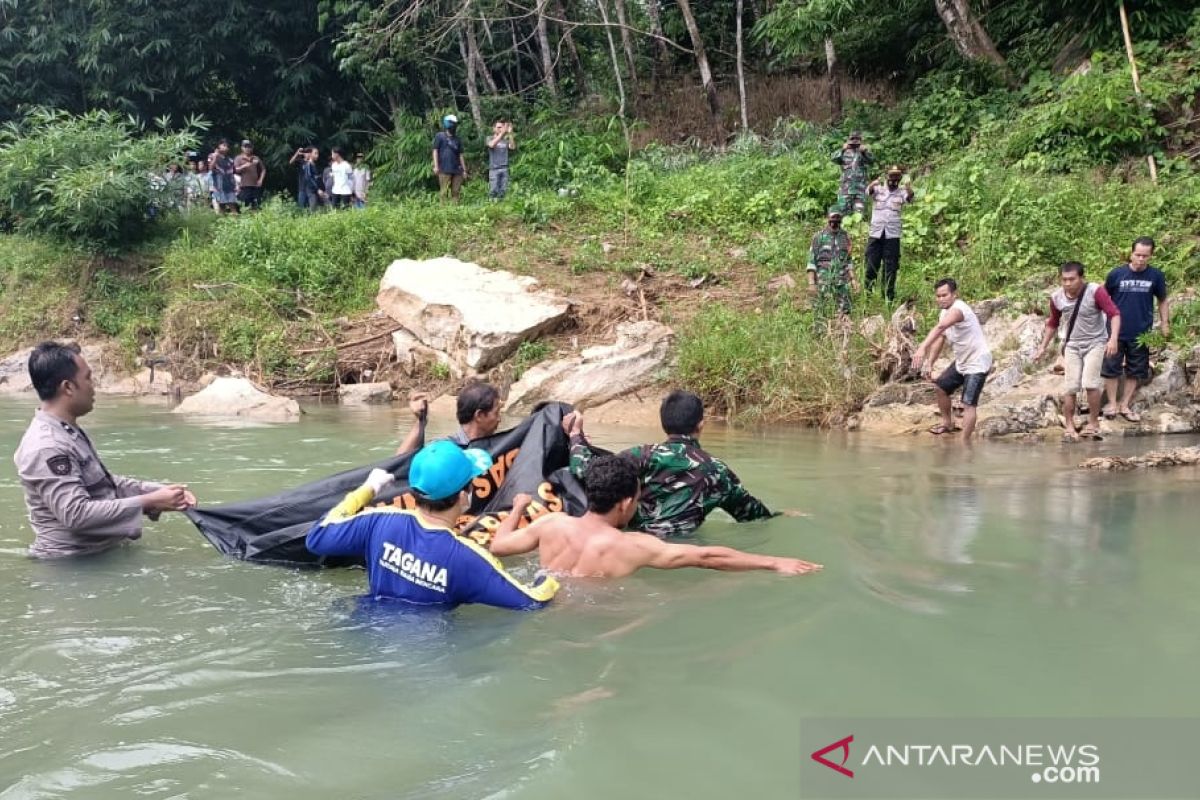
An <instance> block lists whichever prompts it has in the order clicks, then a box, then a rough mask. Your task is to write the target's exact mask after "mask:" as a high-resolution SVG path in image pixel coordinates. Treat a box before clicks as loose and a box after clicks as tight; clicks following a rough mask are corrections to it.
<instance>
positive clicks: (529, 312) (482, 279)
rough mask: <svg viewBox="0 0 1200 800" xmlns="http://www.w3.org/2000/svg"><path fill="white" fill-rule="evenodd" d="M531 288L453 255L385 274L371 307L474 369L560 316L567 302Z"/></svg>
mask: <svg viewBox="0 0 1200 800" xmlns="http://www.w3.org/2000/svg"><path fill="white" fill-rule="evenodd" d="M537 285H538V284H537V281H535V280H534V279H533V278H528V277H523V276H518V275H514V274H512V273H511V272H505V271H503V270H489V269H484V268H483V267H481V266H479V265H478V264H470V263H467V262H465V261H459V260H458V259H456V258H449V257H444V258H432V259H428V260H425V261H414V260H411V259H400V260H398V261H393V262H392V264H391V266H389V267H388V268H387V272H386V273H384V276H383V279H382V280H381V281H380V284H379V295H378V296H377V298H376V303H377V304H378V305H379V308H380V309H382V310H383V311H384V312H385V313H386V314H387V315H388V316H390V317H391V318H392V319H394V320H396V321H397V322H398V323H400V324H401V325H403V326H404V327H405V328H407V329H408V331H409V332H410V333H412V334H413V336H414V337H415V338H416V340H417V341H418V342H420V343H421V344H423V345H425V346H427V347H430V348H432V349H433V350H436V351H440V352H443V353H448V354H449V355H450V356H451V357H452V358H453V359H454V360H456V361H458V362H459V363H461V364H463V365H464V366H465V367H467V368H469V369H471V370H475V371H477V372H480V371H484V370H487V369H491V368H492V367H494V366H496V365H497V364H499V363H500V362H502V361H504V359H506V358H508V357H509V356H510V355H512V354H513V353H514V352H515V351H516V349H517V347H519V346H520V344H521V342H523V341H525V340H527V339H533V338H536V337H537V336H539V335H541V334H543V333H546V332H547V331H550V330H552V329H554V328H555V327H556V326H558V325H559V324H560V323H561V322H562V321H563V320H564V319H565V318H566V316H567V313H568V312H569V310H570V303H568V302H567V301H566V300H563V299H562V298H559V297H556V296H554V295H552V294H549V293H547V292H540V291H537Z"/></svg>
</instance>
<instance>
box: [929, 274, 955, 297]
mask: <svg viewBox="0 0 1200 800" xmlns="http://www.w3.org/2000/svg"><path fill="white" fill-rule="evenodd" d="M943 286H946V287H948V288H949V289H950V291H951V292H953V293H955V294H957V293H958V281H956V280H954V278H942V279H941V280H940V281H938V282H937V283H935V284H934V285H933V290H934V291H935V292H936V291H937V290H938V289H940V288H942V287H943Z"/></svg>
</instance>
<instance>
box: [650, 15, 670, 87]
mask: <svg viewBox="0 0 1200 800" xmlns="http://www.w3.org/2000/svg"><path fill="white" fill-rule="evenodd" d="M646 14H647V16H649V17H650V32H651V33H652V34H654V76H655V79H656V80H657V78H658V70H659V68H666V66H667V65H668V64H670V63H671V51H670V50H669V49H667V37H666V36H664V35H663V27H662V0H646Z"/></svg>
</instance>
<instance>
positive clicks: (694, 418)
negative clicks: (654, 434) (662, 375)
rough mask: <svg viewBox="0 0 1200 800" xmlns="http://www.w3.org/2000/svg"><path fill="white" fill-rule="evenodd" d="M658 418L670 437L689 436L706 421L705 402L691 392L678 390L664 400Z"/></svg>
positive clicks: (659, 408)
mask: <svg viewBox="0 0 1200 800" xmlns="http://www.w3.org/2000/svg"><path fill="white" fill-rule="evenodd" d="M658 418H659V420H660V421H661V422H662V428H663V431H665V432H666V434H667V435H668V436H674V435H682V436H687V435H688V434H692V433H695V432H696V428H699V427H700V421H701V420H702V419H704V401H703V400H701V399H700V398H699V397H698V396H696V395H694V394H692V393H691V392H684V391H681V390H679V389H676V390H675V391H673V392H671V393H670V394H669V395H667V396H666V397H664V398H663V401H662V405H661V406H659V407H658Z"/></svg>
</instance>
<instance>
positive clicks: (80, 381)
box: [13, 342, 196, 558]
mask: <svg viewBox="0 0 1200 800" xmlns="http://www.w3.org/2000/svg"><path fill="white" fill-rule="evenodd" d="M29 377H30V379H31V380H32V382H33V388H34V389H35V390H36V391H37V393H38V397H39V398H40V399H41V400H42V405H41V408H40V409H38V411H37V413H36V414H34V417H33V422H32V423H30V425H29V429H28V430H26V431H25V436H24V437H23V438H22V439H21V444H20V446H19V447H18V448H17V452H16V454H15V455H14V456H13V461H14V462H16V465H17V474H18V475H19V476H20V478H21V486H22V487H23V488H24V490H25V505H26V507H27V508H28V509H29V522H30V524H31V525H32V526H33V532H34V541H33V544H32V545H31V546H30V548H29V554H30V555H32V556H34V557H37V558H59V557H63V556H77V555H86V554H89V553H99V552H101V551H103V550H108V549H109V548H112V547H116V546H117V545H119V544H121V543H123V542H125V541H126V540H128V539H137V538H138V537H140V536H141V535H142V516H143V515H146V516H148V517H150V518H151V519H157V518H158V515H159V514H160V513H162V512H163V511H182V510H183V509H185V508H188V507H189V506H194V505H195V504H196V498H195V496H194V495H193V494H192V493H191V492H190V491H188V489H187V487H186V486H181V485H174V484H172V485H163V484H159V483H150V482H148V481H139V480H135V479H133V478H125V477H122V476H120V475H113V474H112V473H110V472H109V471H108V469H106V468H105V466H104V464H103V462H101V461H100V456H99V455H98V454H97V453H96V448H95V447H93V446H92V441H91V439H89V438H88V436H87V434H86V433H84V432H83V430H82V429H80V428H79V426H78V425H77V424H76V423H77V420H78V419H79V417H82V416H84V415H85V414H87V413H88V412H90V411H91V410H92V407H93V406H94V405H95V399H96V388H95V385H94V384H93V383H92V369H91V367H89V366H88V364H87V362H86V361H84V360H83V356H81V355H80V354H79V347H78V345H73V344H70V345H62V344H59V343H57V342H43V343H42V344H39V345H38V346H37V347H35V348H34V350H33V353H32V354H31V355H30V356H29Z"/></svg>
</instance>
